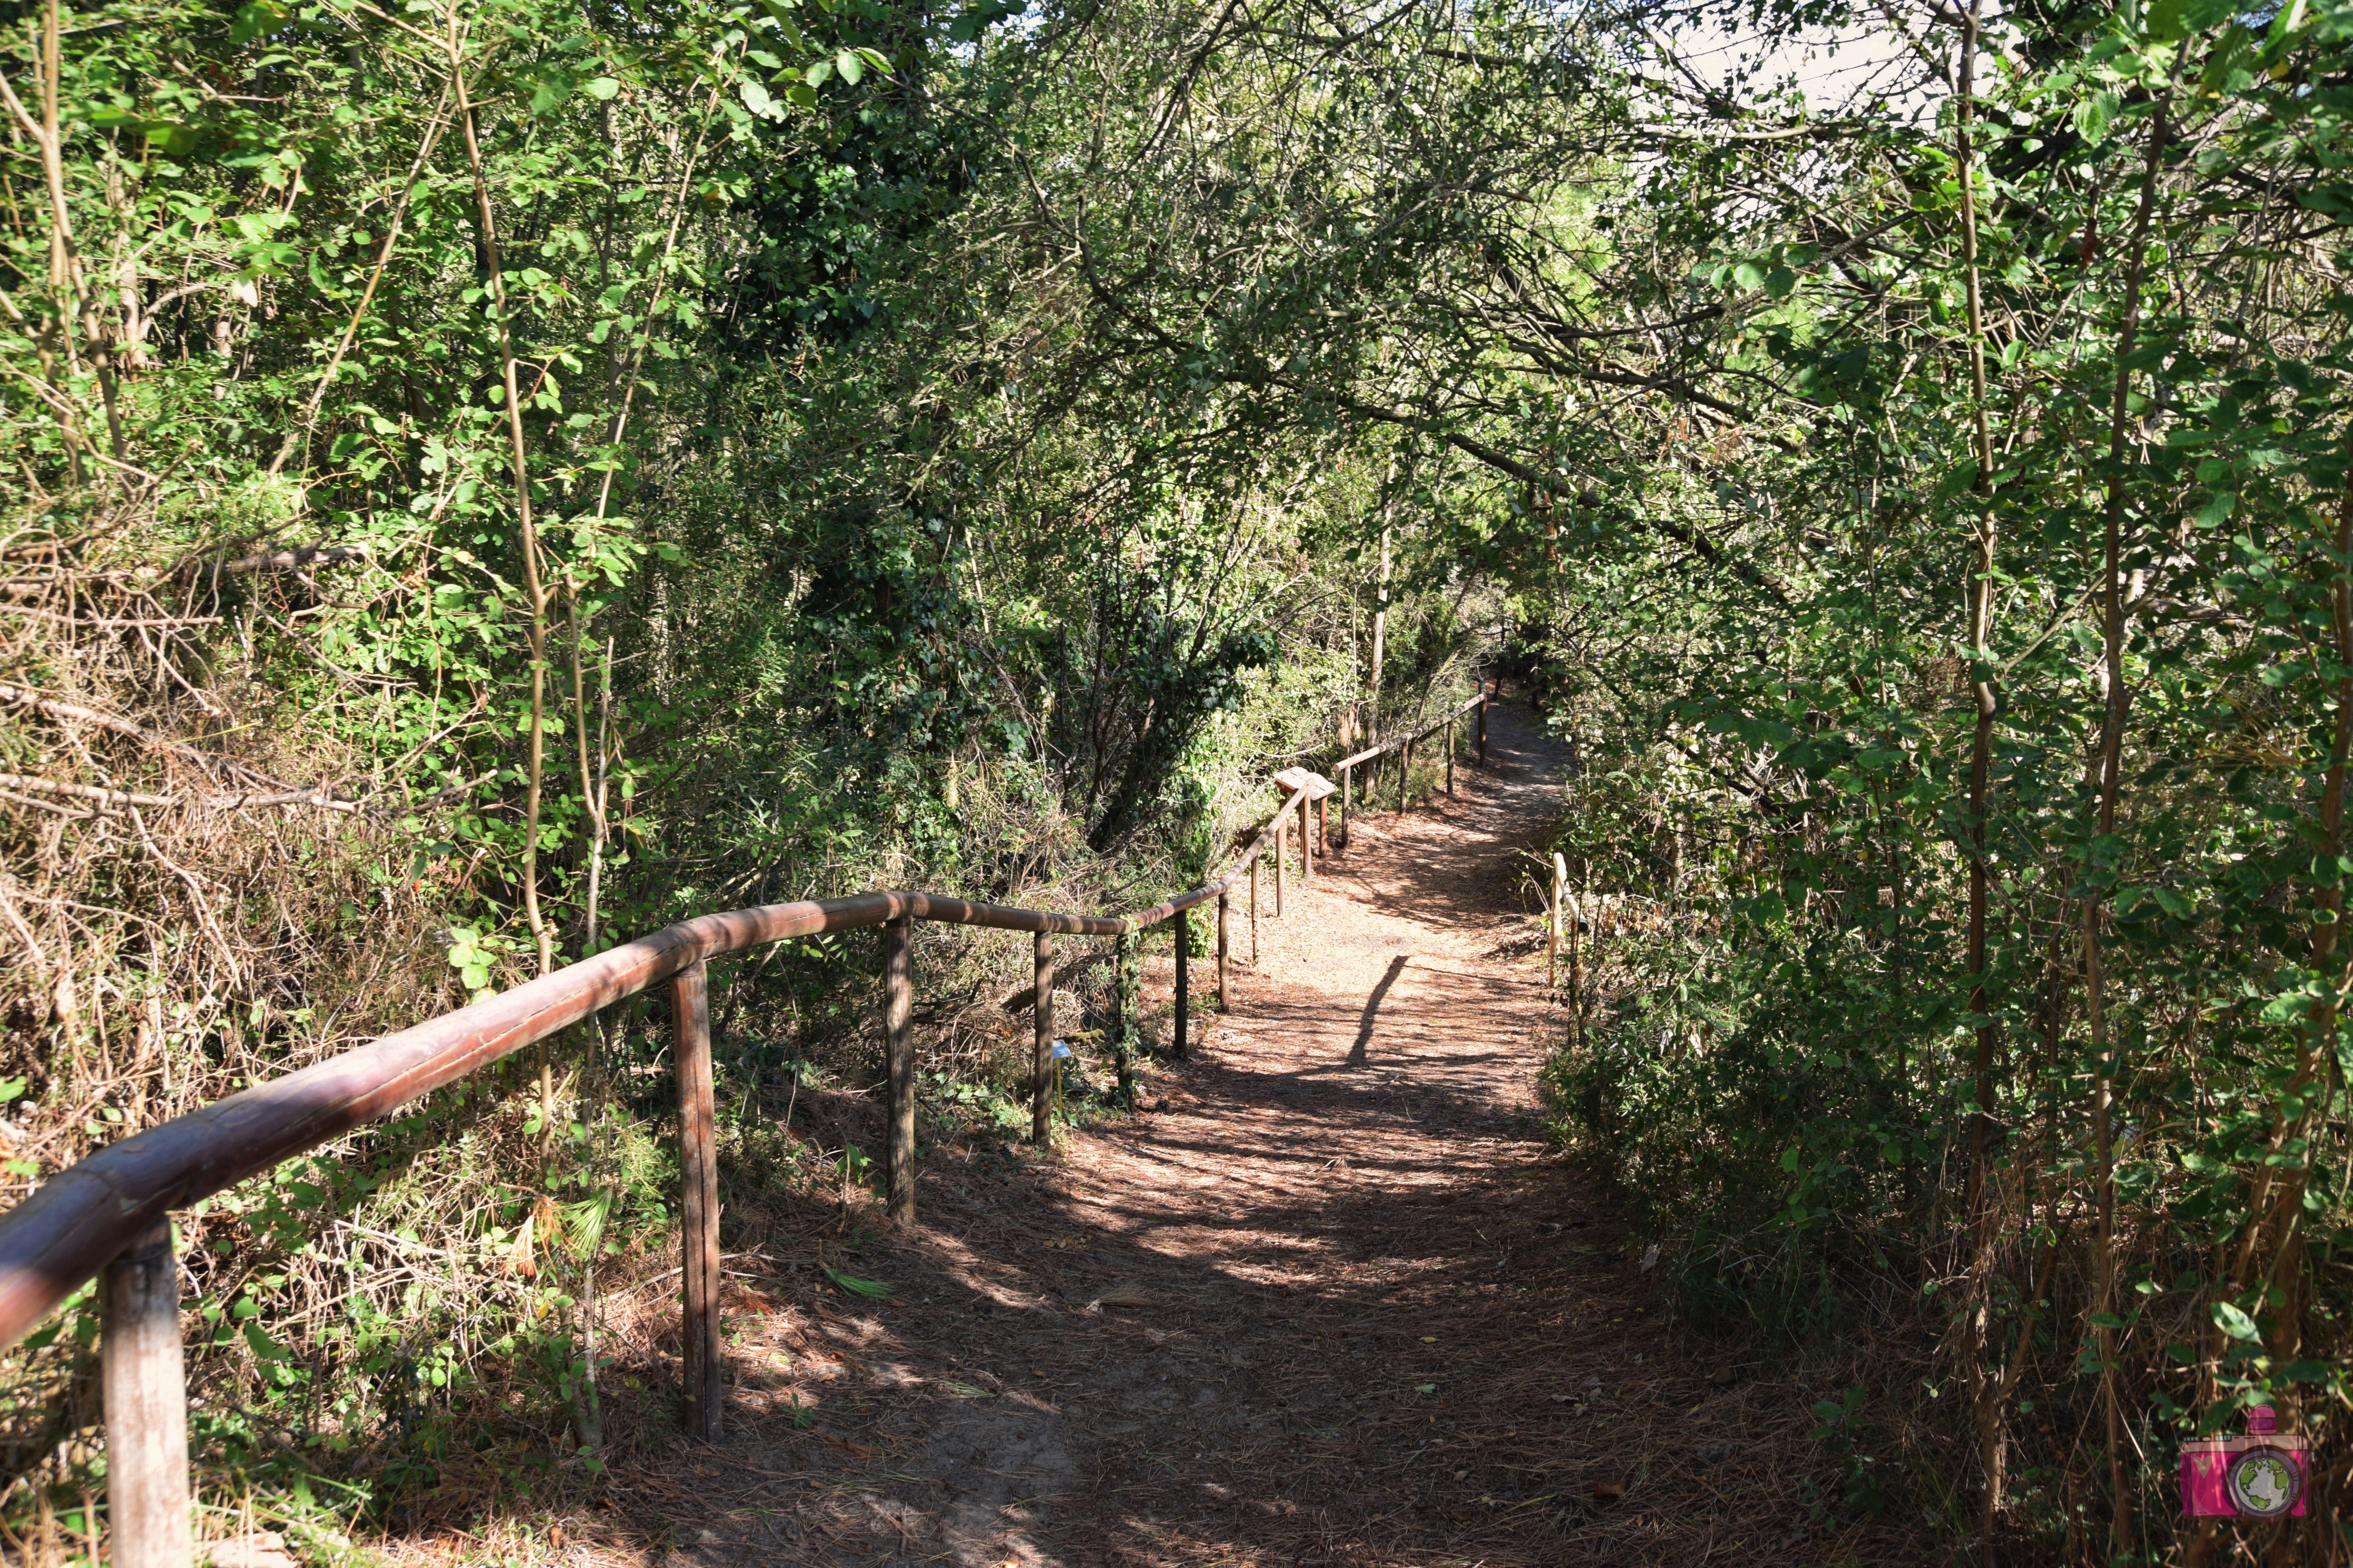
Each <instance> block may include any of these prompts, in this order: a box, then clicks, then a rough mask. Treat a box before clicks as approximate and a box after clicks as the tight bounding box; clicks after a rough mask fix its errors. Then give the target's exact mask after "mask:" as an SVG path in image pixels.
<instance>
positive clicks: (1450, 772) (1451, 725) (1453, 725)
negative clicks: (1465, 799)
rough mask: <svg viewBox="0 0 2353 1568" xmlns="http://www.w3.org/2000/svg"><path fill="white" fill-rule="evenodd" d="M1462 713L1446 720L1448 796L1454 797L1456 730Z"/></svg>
mask: <svg viewBox="0 0 2353 1568" xmlns="http://www.w3.org/2000/svg"><path fill="white" fill-rule="evenodd" d="M1461 722H1462V720H1461V716H1460V715H1457V716H1456V717H1454V718H1451V719H1449V720H1448V721H1446V798H1447V799H1449V800H1452V799H1453V798H1454V731H1455V730H1456V729H1457V728H1459V727H1460V726H1461Z"/></svg>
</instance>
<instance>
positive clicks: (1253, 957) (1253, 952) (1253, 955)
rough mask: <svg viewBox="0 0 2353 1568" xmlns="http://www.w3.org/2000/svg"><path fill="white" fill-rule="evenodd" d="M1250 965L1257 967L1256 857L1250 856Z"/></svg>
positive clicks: (1253, 967)
mask: <svg viewBox="0 0 2353 1568" xmlns="http://www.w3.org/2000/svg"><path fill="white" fill-rule="evenodd" d="M1250 967H1251V968H1252V969H1256V968H1257V967H1258V857H1257V856H1255V855H1253V856H1251V857H1250Z"/></svg>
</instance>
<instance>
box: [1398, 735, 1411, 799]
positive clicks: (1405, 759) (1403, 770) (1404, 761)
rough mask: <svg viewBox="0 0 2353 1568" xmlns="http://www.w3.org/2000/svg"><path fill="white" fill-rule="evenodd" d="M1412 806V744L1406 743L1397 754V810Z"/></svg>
mask: <svg viewBox="0 0 2353 1568" xmlns="http://www.w3.org/2000/svg"><path fill="white" fill-rule="evenodd" d="M1412 806H1413V742H1411V741H1408V742H1406V743H1405V745H1404V746H1403V747H1402V748H1400V749H1399V750H1398V810H1399V811H1409V810H1411V809H1412Z"/></svg>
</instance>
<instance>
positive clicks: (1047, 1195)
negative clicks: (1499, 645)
mask: <svg viewBox="0 0 2353 1568" xmlns="http://www.w3.org/2000/svg"><path fill="white" fill-rule="evenodd" d="M1491 756H1492V761H1493V766H1492V768H1491V769H1490V770H1489V771H1488V772H1486V773H1483V774H1482V773H1479V772H1478V771H1476V770H1474V769H1472V768H1469V767H1467V766H1466V767H1464V768H1463V769H1462V770H1461V775H1460V776H1461V795H1460V796H1459V797H1458V798H1457V799H1455V800H1454V801H1451V802H1447V801H1444V800H1443V799H1441V800H1440V802H1438V803H1436V804H1435V805H1431V806H1429V807H1417V808H1416V809H1415V810H1414V811H1413V812H1412V813H1410V814H1408V815H1405V816H1394V815H1392V816H1379V817H1375V818H1366V819H1360V821H1359V823H1358V825H1357V834H1356V843H1355V844H1354V845H1353V846H1351V847H1350V848H1349V849H1348V850H1347V851H1346V853H1345V855H1340V856H1336V857H1334V858H1330V859H1328V860H1326V861H1325V862H1324V866H1323V870H1322V874H1320V875H1319V876H1318V877H1317V878H1316V879H1315V881H1314V884H1313V885H1312V887H1307V888H1302V887H1301V886H1299V885H1298V884H1297V882H1296V881H1295V879H1294V881H1293V887H1292V889H1291V894H1290V898H1289V900H1288V909H1287V912H1286V914H1285V916H1284V918H1283V919H1282V920H1280V921H1277V920H1272V919H1263V920H1261V923H1260V927H1259V935H1258V949H1257V963H1256V965H1255V967H1254V968H1253V967H1250V966H1248V965H1246V964H1243V963H1237V965H1236V966H1235V971H1234V983H1235V984H1234V996H1233V1013H1232V1016H1230V1017H1229V1018H1224V1019H1218V1020H1215V1021H1214V1022H1212V1023H1211V1024H1210V1025H1209V1027H1208V1033H1207V1039H1206V1041H1205V1042H1204V1044H1203V1045H1202V1047H1201V1048H1200V1049H1199V1051H1198V1054H1197V1058H1196V1060H1195V1061H1194V1062H1193V1063H1191V1064H1190V1065H1188V1066H1187V1067H1185V1068H1177V1069H1168V1070H1165V1071H1164V1072H1163V1073H1162V1074H1161V1075H1160V1076H1159V1077H1157V1078H1156V1079H1154V1080H1153V1082H1152V1083H1151V1085H1150V1087H1149V1089H1148V1090H1147V1095H1146V1099H1147V1102H1148V1103H1150V1104H1152V1105H1153V1106H1154V1107H1155V1110H1154V1111H1153V1112H1152V1113H1150V1114H1145V1115H1141V1116H1138V1117H1135V1118H1134V1119H1132V1120H1131V1121H1128V1122H1126V1123H1124V1124H1123V1125H1120V1126H1118V1127H1116V1128H1115V1129H1113V1130H1112V1131H1106V1132H1099V1133H1089V1134H1084V1135H1082V1136H1079V1137H1077V1138H1074V1139H1073V1140H1071V1143H1070V1144H1069V1146H1068V1148H1067V1150H1066V1151H1065V1152H1063V1154H1062V1155H1061V1156H1060V1158H1059V1159H1056V1160H1053V1161H1050V1162H1040V1163H1036V1164H1029V1163H1021V1162H1019V1161H1018V1160H1014V1159H1009V1158H1008V1157H1007V1156H1006V1155H1005V1154H1003V1153H1002V1152H996V1153H991V1152H987V1150H986V1149H985V1148H978V1147H976V1149H975V1150H971V1151H965V1152H961V1153H959V1152H956V1151H953V1150H947V1151H940V1152H935V1153H934V1156H933V1158H932V1161H931V1163H929V1164H927V1166H926V1168H925V1171H924V1174H923V1225H922V1227H921V1230H920V1232H919V1233H918V1234H917V1235H916V1236H914V1237H909V1238H902V1239H895V1240H894V1239H892V1238H889V1237H880V1236H877V1237H871V1238H870V1239H869V1240H868V1241H867V1243H866V1245H865V1246H864V1247H862V1248H861V1249H860V1251H859V1252H858V1254H857V1257H856V1260H855V1263H854V1265H852V1267H854V1268H856V1270H857V1271H858V1272H860V1273H861V1274H873V1275H880V1276H882V1277H884V1278H886V1279H890V1280H892V1282H893V1283H894V1284H895V1285H896V1287H897V1291H896V1294H895V1295H894V1296H892V1299H891V1300H888V1301H886V1302H882V1303H879V1304H873V1305H871V1306H869V1305H868V1304H866V1303H862V1302H858V1301H856V1300H855V1299H853V1298H850V1297H847V1296H843V1295H840V1294H839V1293H836V1292H831V1291H824V1292H818V1291H812V1290H810V1289H807V1284H808V1282H809V1280H810V1277H811V1276H810V1273H809V1272H805V1271H802V1270H804V1269H806V1268H807V1264H800V1265H797V1267H795V1268H792V1269H791V1270H789V1271H786V1270H784V1269H779V1270H778V1278H777V1279H776V1280H775V1281H774V1282H771V1283H769V1284H767V1285H765V1287H764V1289H760V1290H751V1289H746V1290H745V1291H744V1292H743V1293H742V1294H741V1295H740V1296H739V1297H737V1298H736V1299H734V1300H731V1302H730V1303H729V1310H730V1322H729V1331H730V1336H731V1339H732V1340H733V1350H732V1351H731V1355H732V1356H733V1364H734V1369H735V1370H734V1376H735V1388H734V1390H733V1403H732V1404H731V1406H730V1411H729V1416H728V1419H729V1422H730V1432H729V1436H728V1437H727V1438H726V1440H725V1441H723V1443H722V1444H720V1445H719V1446H718V1447H715V1448H700V1447H697V1448H688V1449H683V1450H672V1452H671V1454H670V1457H668V1458H665V1459H664V1460H663V1461H662V1462H660V1463H659V1464H657V1465H655V1466H652V1467H647V1466H644V1465H639V1464H636V1463H628V1464H617V1465H616V1467H615V1469H614V1472H613V1496H612V1502H611V1510H610V1511H609V1512H607V1514H605V1515H604V1516H602V1517H601V1518H599V1519H596V1520H584V1521H581V1528H578V1529H576V1530H575V1538H576V1537H579V1536H586V1537H587V1538H589V1539H591V1540H595V1541H597V1542H599V1546H600V1548H602V1547H609V1548H612V1549H615V1550H616V1551H617V1552H619V1553H624V1554H627V1555H628V1556H631V1557H635V1558H637V1559H638V1560H639V1561H643V1560H644V1558H645V1556H647V1555H648V1554H649V1553H650V1554H651V1555H655V1556H660V1555H663V1554H665V1553H667V1552H675V1553H678V1554H679V1555H681V1556H682V1557H683V1558H684V1559H686V1560H690V1561H693V1562H697V1563H710V1564H713V1565H716V1564H720V1563H754V1562H807V1563H881V1562H892V1563H901V1562H903V1563H917V1562H946V1563H956V1564H961V1565H965V1568H1005V1565H1022V1568H1027V1565H1030V1564H1046V1563H1070V1564H1080V1563H1139V1564H1140V1563H1152V1564H1162V1563H1166V1564H1178V1563H1329V1562H1338V1563H1433V1564H1434V1563H1461V1564H1464V1565H1466V1568H1467V1565H1469V1564H1472V1563H1486V1564H1491V1565H1500V1564H1505V1563H1584V1562H1594V1563H1601V1562H1608V1563H1662V1564H1663V1563H1672V1564H1697V1563H1708V1562H1716V1563H1744V1564H1746V1563H1775V1562H1817V1561H1824V1560H1838V1559H1840V1558H1841V1555H1842V1554H1843V1553H1844V1552H1851V1551H1852V1550H1853V1548H1854V1547H1855V1546H1857V1545H1859V1544H1861V1543H1860V1542H1857V1541H1856V1540H1854V1539H1853V1538H1848V1539H1847V1540H1845V1541H1844V1542H1838V1541H1833V1540H1831V1539H1829V1538H1826V1537H1824V1536H1823V1535H1821V1534H1820V1533H1819V1532H1818V1531H1809V1530H1808V1528H1807V1527H1806V1525H1805V1524H1804V1523H1803V1521H1804V1519H1805V1517H1806V1510H1805V1509H1804V1508H1803V1507H1802V1506H1801V1504H1800V1502H1799V1497H1798V1484H1797V1479H1796V1472H1797V1470H1798V1468H1799V1467H1807V1468H1818V1467H1819V1456H1818V1455H1816V1454H1814V1453H1812V1452H1811V1451H1810V1445H1809V1444H1807V1443H1806V1441H1805V1439H1804V1435H1803V1434H1804V1430H1805V1426H1806V1424H1807V1419H1806V1416H1805V1414H1804V1412H1805V1408H1806V1405H1807V1404H1808V1402H1809V1400H1810V1397H1812V1396H1811V1395H1810V1394H1805V1393H1804V1392H1803V1391H1801V1390H1799V1389H1798V1388H1796V1387H1793V1386H1792V1385H1791V1384H1788V1383H1787V1382H1780V1383H1778V1384H1776V1383H1769V1382H1756V1381H1750V1380H1749V1379H1748V1378H1747V1377H1746V1375H1745V1374H1743V1373H1741V1372H1740V1371H1739V1370H1738V1369H1737V1368H1736V1367H1734V1366H1732V1365H1730V1364H1728V1360H1730V1359H1736V1358H1729V1357H1728V1353H1727V1352H1725V1351H1724V1350H1722V1349H1721V1348H1720V1347H1719V1348H1716V1349H1715V1350H1712V1351H1710V1350H1706V1349H1705V1348H1704V1347H1702V1348H1700V1349H1691V1348H1688V1347H1685V1348H1679V1347H1678V1342H1677V1341H1676V1339H1675V1337H1674V1336H1673V1335H1672V1334H1671V1333H1670V1332H1669V1331H1667V1330H1666V1329H1665V1328H1664V1327H1663V1326H1662V1310H1661V1306H1660V1302H1659V1295H1660V1291H1659V1284H1658V1278H1659V1277H1658V1276H1657V1275H1656V1274H1648V1275H1646V1274H1645V1273H1643V1272H1642V1271H1641V1268H1640V1259H1639V1258H1636V1257H1634V1256H1632V1255H1631V1254H1632V1248H1631V1246H1630V1243H1629V1242H1628V1241H1627V1239H1626V1237H1625V1234H1624V1233H1623V1231H1622V1230H1621V1228H1620V1226H1619V1225H1618V1223H1617V1222H1616V1221H1615V1220H1614V1219H1613V1218H1612V1216H1611V1215H1610V1212H1609V1208H1608V1207H1607V1205H1605V1204H1604V1203H1603V1202H1602V1201H1601V1199H1600V1198H1599V1195H1598V1194H1597V1193H1596V1191H1595V1189H1594V1187H1593V1185H1592V1184H1591V1182H1590V1181H1589V1180H1588V1178H1586V1177H1584V1176H1582V1175H1580V1174H1578V1173H1576V1172H1575V1171H1574V1170H1572V1169H1571V1168H1569V1167H1568V1166H1567V1165H1566V1164H1564V1163H1562V1162H1561V1161H1560V1160H1559V1158H1558V1157H1557V1156H1556V1154H1554V1153H1553V1152H1550V1148H1549V1146H1548V1145H1547V1143H1546V1142H1545V1141H1544V1139H1543V1137H1542V1131H1541V1128H1540V1126H1539V1123H1538V1121H1537V1107H1536V1098H1535V1078H1536V1073H1537V1070H1538V1067H1539V1064H1540V1061H1541V1058H1542V1055H1543V1052H1544V1050H1545V1048H1546V1040H1547V1038H1548V1037H1549V1036H1550V1034H1551V1033H1552V1032H1553V1029H1554V1027H1555V1026H1554V1025H1553V1024H1552V1022H1551V1021H1550V1019H1551V1016H1550V1014H1549V1004H1548V1001H1547V998H1546V992H1545V988H1544V984H1543V952H1542V948H1541V944H1540V941H1539V928H1538V927H1537V925H1536V923H1535V921H1534V920H1533V919H1532V918H1530V917H1531V913H1532V911H1533V910H1535V907H1536V904H1537V898H1538V896H1537V894H1536V892H1535V888H1534V886H1533V884H1532V883H1531V882H1530V880H1529V879H1528V877H1527V875H1526V872H1525V869H1524V868H1527V867H1529V866H1531V865H1532V864H1533V863H1532V862H1531V861H1529V860H1528V859H1527V858H1526V857H1525V853H1524V851H1525V848H1526V847H1528V846H1529V845H1531V844H1533V843H1534V842H1535V839H1536V837H1537V835H1538V834H1539V833H1540V832H1541V831H1542V829H1543V827H1544V826H1545V824H1546V820H1547V819H1548V817H1549V816H1550V815H1551V813H1552V812H1553V811H1554V810H1555V809H1556V805H1555V803H1556V801H1557V799H1558V796H1557V794H1556V790H1555V787H1554V785H1555V781H1556V778H1557V775H1558V767H1559V763H1560V758H1559V757H1558V756H1557V755H1556V754H1555V752H1554V751H1553V750H1552V749H1551V748H1550V747H1549V746H1548V745H1547V744H1546V742H1543V741H1542V740H1541V739H1540V738H1539V737H1538V736H1537V735H1536V734H1535V731H1534V730H1533V728H1532V726H1531V725H1529V724H1528V723H1527V722H1526V721H1524V720H1522V719H1521V718H1519V717H1518V716H1517V715H1515V714H1514V713H1513V712H1511V711H1509V710H1497V711H1496V712H1495V714H1494V718H1493V725H1492V729H1491ZM1271 904H1272V900H1271V896H1270V897H1268V898H1266V899H1265V900H1264V903H1263V904H1262V906H1261V907H1262V909H1264V910H1271ZM1235 912H1236V915H1237V917H1240V915H1241V908H1240V900H1237V909H1236V911H1235ZM1235 937H1236V941H1235V948H1236V956H1237V957H1238V958H1240V959H1247V958H1248V956H1249V953H1250V945H1249V944H1250V937H1249V925H1248V921H1247V920H1246V919H1242V918H1237V920H1236V921H1235ZM1212 972H1213V965H1210V964H1208V963H1202V964H1198V965H1197V966H1196V969H1195V974H1196V984H1197V985H1198V986H1199V987H1201V989H1202V992H1203V994H1204V998H1205V1000H1207V999H1208V997H1209V996H1211V995H1212V994H1213V993H1211V992H1210V991H1209V990H1208V988H1209V987H1210V986H1211V985H1212V984H1213V983H1214V978H1213V973H1212ZM1154 978H1156V979H1157V981H1158V983H1159V984H1160V985H1161V987H1162V990H1163V994H1164V995H1165V994H1166V984H1167V967H1166V960H1163V961H1162V962H1161V965H1160V967H1159V971H1158V973H1157V975H1156V976H1155V975H1151V974H1148V975H1147V980H1148V982H1149V981H1150V980H1151V979H1154ZM836 1256H837V1257H839V1254H837V1255H836ZM745 1267H746V1268H760V1267H761V1266H760V1265H756V1264H747V1265H745ZM797 1422H800V1423H805V1425H796V1423H797ZM588 1554H590V1555H598V1554H601V1552H590V1553H588ZM1864 1554H1865V1555H1876V1554H1875V1553H1870V1552H1868V1551H1867V1550H1866V1552H1865V1553H1864Z"/></svg>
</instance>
